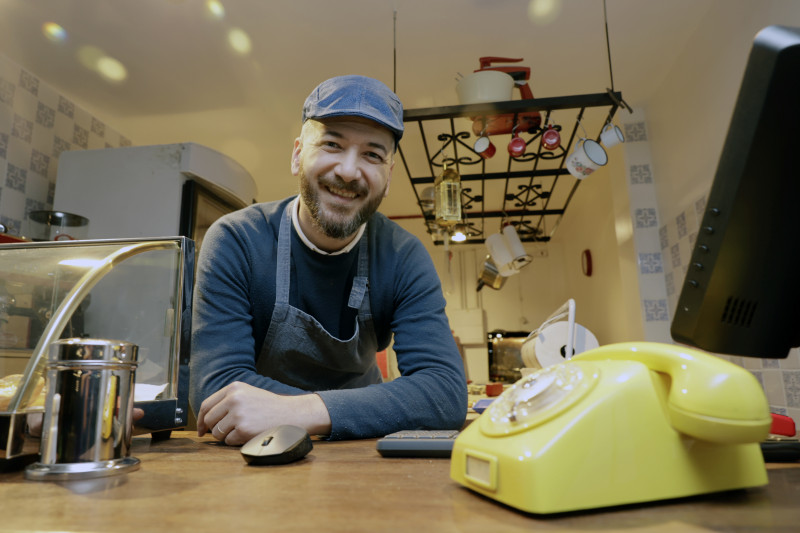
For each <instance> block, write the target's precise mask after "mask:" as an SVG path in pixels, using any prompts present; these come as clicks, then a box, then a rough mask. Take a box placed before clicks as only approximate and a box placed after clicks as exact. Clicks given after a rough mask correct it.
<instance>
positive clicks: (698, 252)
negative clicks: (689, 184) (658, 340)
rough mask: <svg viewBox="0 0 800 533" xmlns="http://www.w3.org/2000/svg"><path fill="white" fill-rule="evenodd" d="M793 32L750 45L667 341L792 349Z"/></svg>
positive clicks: (766, 352) (797, 273) (798, 291)
mask: <svg viewBox="0 0 800 533" xmlns="http://www.w3.org/2000/svg"><path fill="white" fill-rule="evenodd" d="M799 260H800V28H789V27H785V26H769V27H767V28H765V29H763V30H762V31H760V32H759V33H758V34H757V35H756V37H755V40H754V42H753V47H752V49H751V51H750V56H749V59H748V61H747V66H746V69H745V73H744V79H743V80H742V85H741V87H740V89H739V96H738V98H737V101H736V105H735V107H734V110H733V116H732V119H731V123H730V127H729V128H728V134H727V138H726V140H725V144H724V145H723V148H722V155H721V157H720V160H719V165H718V167H717V173H716V175H715V177H714V183H713V185H712V187H711V191H710V193H709V195H708V203H707V205H706V210H705V214H704V216H703V220H702V224H701V226H700V229H699V232H698V235H697V241H696V242H695V246H694V251H693V252H692V259H691V263H690V265H689V269H688V271H687V274H686V278H685V280H684V283H683V287H682V289H681V294H680V297H679V299H678V305H677V309H676V310H675V316H674V317H673V320H672V328H671V332H672V338H673V339H675V340H676V341H678V342H681V343H685V344H689V345H692V346H696V347H698V348H701V349H704V350H707V351H710V352H716V353H722V354H728V355H744V356H751V357H765V358H776V359H782V358H785V357H786V356H787V355H788V352H789V349H790V348H792V347H794V346H798V345H800V265H799V264H798V261H799Z"/></svg>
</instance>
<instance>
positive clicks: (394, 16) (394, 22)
mask: <svg viewBox="0 0 800 533" xmlns="http://www.w3.org/2000/svg"><path fill="white" fill-rule="evenodd" d="M604 1H605V0H604ZM392 34H393V39H394V41H393V43H392V46H393V50H392V53H393V60H394V73H393V74H392V78H393V79H392V90H393V91H394V93H395V94H397V10H396V9H395V10H394V12H393V14H392ZM611 86H612V87H613V86H614V85H613V84H612V85H611Z"/></svg>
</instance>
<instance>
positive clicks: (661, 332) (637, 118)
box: [619, 110, 670, 342]
mask: <svg viewBox="0 0 800 533" xmlns="http://www.w3.org/2000/svg"><path fill="white" fill-rule="evenodd" d="M619 120H620V127H621V128H622V130H623V133H624V135H625V144H624V145H623V146H624V147H625V171H626V179H627V183H628V195H629V198H630V206H631V220H632V223H633V241H634V247H635V249H636V264H637V274H638V282H639V292H640V298H641V302H640V304H641V312H642V322H643V325H644V334H645V339H646V340H649V341H656V342H670V336H669V322H670V313H669V305H668V302H667V288H666V285H665V281H664V256H663V251H662V249H661V248H660V246H659V240H658V226H659V218H658V202H657V199H656V189H655V181H654V180H655V176H654V171H653V166H652V161H651V155H650V143H649V141H648V137H647V127H646V122H645V120H644V116H643V113H642V111H641V110H634V112H633V113H623V114H622V117H620V119H619Z"/></svg>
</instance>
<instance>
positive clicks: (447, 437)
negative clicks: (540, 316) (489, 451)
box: [377, 429, 459, 457]
mask: <svg viewBox="0 0 800 533" xmlns="http://www.w3.org/2000/svg"><path fill="white" fill-rule="evenodd" d="M458 433H459V432H458V431H456V430H433V429H408V430H403V431H398V432H396V433H391V434H389V435H386V436H385V437H383V438H381V439H378V444H377V449H378V453H380V454H381V455H382V456H384V457H450V453H451V452H452V451H453V441H455V440H456V437H457V436H458Z"/></svg>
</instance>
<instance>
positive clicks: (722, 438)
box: [573, 342, 772, 443]
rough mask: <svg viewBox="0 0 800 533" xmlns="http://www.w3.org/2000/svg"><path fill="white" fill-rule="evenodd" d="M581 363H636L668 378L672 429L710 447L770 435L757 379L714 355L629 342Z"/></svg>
mask: <svg viewBox="0 0 800 533" xmlns="http://www.w3.org/2000/svg"><path fill="white" fill-rule="evenodd" d="M573 359H574V360H578V361H603V360H633V361H639V362H641V363H643V364H644V365H645V366H647V367H648V368H650V369H651V370H653V371H655V372H658V373H660V374H664V375H665V376H666V377H667V380H668V387H669V392H668V396H667V401H666V407H667V411H668V413H669V418H670V422H671V424H672V426H673V427H674V428H675V429H676V430H677V431H680V432H681V433H685V434H686V435H689V436H692V437H696V438H698V439H702V440H707V441H711V442H729V443H745V442H759V441H761V440H764V439H765V438H766V437H767V435H768V434H769V428H770V426H771V424H772V417H771V415H770V411H769V404H768V402H767V399H766V397H765V395H764V392H763V390H762V388H761V385H760V384H759V383H758V381H757V380H756V378H755V377H754V376H753V375H752V374H751V373H750V372H748V371H747V370H745V369H744V368H742V367H740V366H737V365H735V364H733V363H731V362H728V361H726V360H724V359H721V358H719V357H716V356H714V355H711V354H708V353H705V352H702V351H700V350H696V349H693V348H688V347H684V346H678V345H673V344H661V343H657V342H629V343H619V344H610V345H607V346H601V347H599V348H595V349H593V350H589V351H587V352H584V353H581V354H578V355H576V356H575V357H574V358H573Z"/></svg>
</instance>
